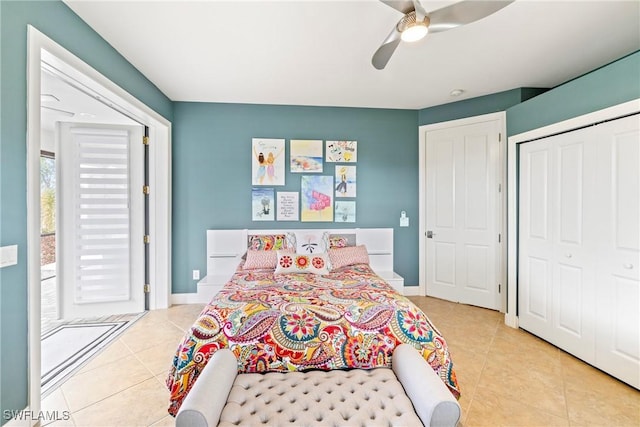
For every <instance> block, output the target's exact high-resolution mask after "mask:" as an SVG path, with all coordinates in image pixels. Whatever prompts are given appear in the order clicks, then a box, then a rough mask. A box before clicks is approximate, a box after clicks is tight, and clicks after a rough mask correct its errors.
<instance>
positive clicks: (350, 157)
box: [325, 141, 358, 163]
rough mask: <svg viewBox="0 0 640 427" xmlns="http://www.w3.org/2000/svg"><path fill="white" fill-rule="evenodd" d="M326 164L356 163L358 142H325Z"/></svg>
mask: <svg viewBox="0 0 640 427" xmlns="http://www.w3.org/2000/svg"><path fill="white" fill-rule="evenodd" d="M325 156H326V160H327V162H334V163H355V162H357V161H358V141H327V142H326V150H325Z"/></svg>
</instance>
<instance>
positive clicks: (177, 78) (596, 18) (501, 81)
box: [65, 0, 640, 109]
mask: <svg viewBox="0 0 640 427" xmlns="http://www.w3.org/2000/svg"><path fill="white" fill-rule="evenodd" d="M65 3H66V4H67V5H69V7H70V8H71V9H72V10H74V11H75V12H76V13H77V14H78V15H79V16H80V17H81V18H82V19H83V20H85V21H86V22H87V23H88V24H89V25H90V26H91V27H92V28H94V29H95V30H96V31H97V32H98V33H99V34H100V35H101V36H102V37H103V38H104V39H106V40H107V41H108V42H109V43H110V44H111V45H112V46H113V47H114V48H115V49H116V50H117V51H119V52H120V53H121V54H122V55H123V56H124V57H125V58H127V60H129V61H130V62H131V63H132V64H133V65H134V66H135V67H136V68H137V69H138V70H140V71H141V72H142V73H143V74H144V75H145V76H147V78H148V79H149V80H151V81H152V82H153V83H154V84H155V85H156V86H157V87H158V88H159V89H160V90H161V91H162V92H164V93H165V94H166V95H167V96H168V97H169V98H170V99H172V100H174V101H202V102H229V103H258V104H290V105H322V106H349V107H376V108H408V109H419V108H425V107H429V106H433V105H439V104H445V103H448V102H453V101H458V100H461V99H466V98H473V97H477V96H482V95H487V94H491V93H496V92H501V91H504V90H509V89H513V88H519V87H543V88H550V87H554V86H556V85H558V84H561V83H563V82H566V81H567V80H570V79H572V78H575V77H578V76H580V75H582V74H584V73H586V72H588V71H591V70H593V69H594V68H597V67H600V66H602V65H605V64H607V63H609V62H611V61H614V60H616V59H618V58H620V57H622V56H624V55H626V54H629V53H632V52H634V51H636V50H639V49H640V2H639V1H637V0H627V1H608V0H602V1H593V0H592V1H577V0H567V1H536V0H516V1H515V2H514V3H512V4H511V5H509V6H507V7H506V8H504V9H502V10H500V11H498V12H497V13H495V14H494V15H491V16H489V17H487V18H485V19H482V20H480V21H477V22H474V23H472V24H469V25H466V26H463V27H459V28H456V29H453V30H450V31H447V32H443V33H434V34H431V35H428V36H427V37H426V38H425V39H423V40H422V41H420V42H417V43H416V44H411V45H410V44H401V45H400V46H399V47H398V49H397V50H396V52H395V54H394V56H393V57H392V58H391V60H390V61H389V64H388V65H387V67H386V68H385V69H384V70H380V71H379V70H376V69H375V68H373V66H372V65H371V56H372V54H373V53H374V52H375V51H376V49H377V48H378V46H379V45H380V43H381V42H382V41H383V40H384V38H385V37H386V36H387V34H388V33H389V32H390V31H391V29H392V28H393V26H394V25H395V23H396V22H397V21H398V20H399V19H400V18H401V17H402V15H401V13H400V12H398V11H396V10H395V9H392V8H391V7H389V6H387V5H385V4H383V3H381V2H379V1H375V0H360V1H344V0H342V1H335V0H334V1H328V0H327V1H313V0H297V1H271V0H259V1H252V2H250V1H213V0H209V1H188V0H173V1H167V0H164V1H153V0H151V1H149V0H146V1H122V0H80V1H79V0H65ZM422 3H423V5H424V6H425V8H426V9H427V10H434V9H437V8H440V7H442V6H446V5H448V4H451V3H453V2H451V1H429V0H422ZM458 88H459V89H463V90H464V91H465V92H464V93H463V95H462V96H459V97H457V98H452V97H451V96H450V95H449V93H450V92H451V90H452V89H458Z"/></svg>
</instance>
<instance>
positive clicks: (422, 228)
mask: <svg viewBox="0 0 640 427" xmlns="http://www.w3.org/2000/svg"><path fill="white" fill-rule="evenodd" d="M494 120H498V121H499V122H500V123H499V132H500V134H501V135H502V136H503V139H505V138H506V135H507V125H506V123H507V114H506V112H505V111H500V112H497V113H489V114H483V115H480V116H474V117H467V118H464V119H457V120H450V121H447V122H441V123H434V124H430V125H422V126H419V127H418V138H419V139H418V164H419V171H418V180H419V181H418V194H419V202H418V206H419V213H420V214H419V220H418V222H419V226H418V256H419V259H418V266H419V272H418V280H419V282H418V283H419V286H418V288H419V291H418V292H419V295H426V294H427V289H426V283H427V271H426V268H425V263H424V258H425V256H426V243H425V235H426V224H425V215H426V209H427V208H426V197H425V196H426V193H425V192H426V176H427V158H426V133H427V131H434V130H438V129H445V128H451V127H458V126H466V125H472V124H476V123H483V122H489V121H494ZM506 147H507V144H506V143H505V142H504V140H501V141H500V157H499V159H498V163H499V165H500V171H499V178H498V179H499V183H500V184H501V185H502V192H501V193H500V201H499V203H500V205H501V209H500V221H499V225H498V229H499V230H500V233H501V234H502V236H506V233H507V224H506V221H505V218H506V216H507V200H506V197H505V188H504V187H505V185H504V183H505V180H506V173H507V171H506V154H507V153H506ZM506 242H507V239H502V242H501V243H500V244H499V246H500V254H501V256H500V257H499V260H498V261H499V264H500V265H499V268H498V278H499V279H500V283H502V284H505V283H506V281H507V268H506V266H507V263H506V260H507V244H506ZM504 288H505V290H506V286H505V287H504ZM406 289H407V287H405V290H406ZM500 304H501V310H500V311H501V312H506V310H507V292H504V291H503V292H502V296H501V301H500Z"/></svg>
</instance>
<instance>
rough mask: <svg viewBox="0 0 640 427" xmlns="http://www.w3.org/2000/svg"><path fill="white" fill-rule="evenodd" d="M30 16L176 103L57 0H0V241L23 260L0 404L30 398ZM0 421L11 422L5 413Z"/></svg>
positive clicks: (11, 273)
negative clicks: (28, 216) (28, 220)
mask: <svg viewBox="0 0 640 427" xmlns="http://www.w3.org/2000/svg"><path fill="white" fill-rule="evenodd" d="M27 24H31V25H33V26H34V27H36V28H38V29H39V30H40V31H41V32H43V33H44V34H46V35H47V36H49V37H50V38H51V39H53V40H55V41H56V42H58V43H59V44H61V45H62V46H64V47H65V48H67V49H68V50H69V51H71V52H72V53H74V54H75V55H77V56H78V57H80V58H81V59H83V60H84V61H85V62H87V63H88V64H89V65H91V66H92V67H93V68H95V69H97V70H98V71H100V72H101V73H102V74H104V75H105V76H106V77H108V78H109V79H111V80H112V81H113V82H115V83H116V84H118V85H120V86H121V87H122V88H124V89H125V90H127V91H128V92H129V93H131V94H132V95H134V96H135V97H136V98H138V99H140V100H141V101H142V102H144V103H146V104H147V105H148V106H149V107H151V108H152V109H154V110H155V111H157V112H158V113H159V114H161V115H162V116H164V117H165V118H167V119H168V120H172V119H173V104H172V102H171V101H170V100H169V99H168V98H167V97H166V96H165V95H164V94H163V93H162V92H160V91H159V90H158V89H157V88H156V87H155V86H154V85H153V84H152V83H151V82H150V81H149V80H148V79H147V78H145V77H144V76H143V75H142V74H141V73H140V72H139V71H138V70H137V69H136V68H134V67H133V66H132V65H131V64H130V63H129V62H127V61H126V60H125V59H124V58H123V57H122V56H121V55H120V54H118V53H117V52H116V51H115V50H114V49H113V48H112V47H111V45H109V44H108V43H107V42H105V41H104V40H103V39H102V38H101V37H100V36H99V35H98V34H97V33H96V32H95V31H93V30H92V29H91V28H90V27H89V26H88V25H87V24H86V23H85V22H84V21H82V20H81V19H80V18H79V17H78V16H77V15H76V14H75V13H73V12H72V11H71V10H70V9H69V8H68V7H67V6H66V5H65V4H64V3H62V2H61V1H59V0H50V1H8V0H2V1H0V87H1V90H0V125H1V126H0V129H1V130H0V206H1V209H0V245H1V246H5V245H15V244H17V245H18V264H17V265H15V266H11V267H5V268H2V269H0V353H1V354H2V357H0V408H1V411H2V412H0V413H1V414H3V415H4V411H5V410H20V409H24V408H25V407H26V406H27V404H28V382H27V381H28V372H27V370H28V365H27V363H28V360H27V262H26V259H27V251H26V249H27V224H26V217H27V202H26V192H27V189H26V152H27V151H26V140H27V135H26V129H27V106H26V99H27V84H26V75H27V70H26V64H27ZM0 419H1V421H0V423H1V424H5V423H6V422H7V420H6V419H4V416H2V417H1V418H0Z"/></svg>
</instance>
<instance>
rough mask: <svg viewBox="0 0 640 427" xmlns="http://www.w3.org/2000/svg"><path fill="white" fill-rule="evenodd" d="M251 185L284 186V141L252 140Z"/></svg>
mask: <svg viewBox="0 0 640 427" xmlns="http://www.w3.org/2000/svg"><path fill="white" fill-rule="evenodd" d="M251 145H252V151H253V153H252V154H253V161H252V163H251V177H252V178H251V185H284V177H285V173H284V164H285V162H284V139H264V138H253V139H252V140H251Z"/></svg>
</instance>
